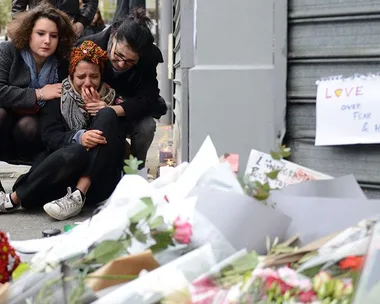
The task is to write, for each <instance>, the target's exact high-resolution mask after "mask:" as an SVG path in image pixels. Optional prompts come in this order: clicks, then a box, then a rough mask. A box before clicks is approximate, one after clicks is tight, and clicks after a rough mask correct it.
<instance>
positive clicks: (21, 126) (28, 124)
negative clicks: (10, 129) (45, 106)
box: [14, 116, 39, 141]
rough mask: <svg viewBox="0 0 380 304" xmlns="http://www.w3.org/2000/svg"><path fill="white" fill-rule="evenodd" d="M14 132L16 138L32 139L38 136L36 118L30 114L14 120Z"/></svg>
mask: <svg viewBox="0 0 380 304" xmlns="http://www.w3.org/2000/svg"><path fill="white" fill-rule="evenodd" d="M14 132H15V137H16V138H18V137H21V138H23V139H25V140H28V141H33V140H34V139H35V138H37V137H38V136H39V125H38V119H37V118H36V117H32V116H26V117H22V118H21V119H19V120H18V121H17V122H16V124H15V127H14Z"/></svg>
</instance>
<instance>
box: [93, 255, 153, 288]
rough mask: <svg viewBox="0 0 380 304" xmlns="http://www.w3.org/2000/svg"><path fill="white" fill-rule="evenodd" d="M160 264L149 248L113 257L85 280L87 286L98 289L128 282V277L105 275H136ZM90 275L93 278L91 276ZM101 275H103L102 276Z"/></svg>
mask: <svg viewBox="0 0 380 304" xmlns="http://www.w3.org/2000/svg"><path fill="white" fill-rule="evenodd" d="M159 266H160V265H159V264H158V262H157V261H156V260H155V259H154V258H153V256H152V252H151V251H150V250H148V251H145V252H142V253H140V254H134V255H128V256H123V257H119V258H116V259H114V260H113V261H111V262H109V263H108V264H106V265H104V266H103V267H101V268H100V269H98V270H97V271H95V272H93V273H91V274H90V275H89V277H90V278H89V279H87V280H86V283H87V285H88V286H90V287H91V288H92V290H94V291H99V290H102V289H105V288H108V287H111V286H115V285H119V284H122V283H125V282H128V281H129V280H128V279H115V278H106V276H118V275H120V276H122V275H132V276H133V275H136V276H137V275H138V274H139V273H140V272H141V271H142V270H147V271H151V270H153V269H156V268H158V267H159ZM91 276H92V277H93V278H91ZM102 276H105V277H104V278H102Z"/></svg>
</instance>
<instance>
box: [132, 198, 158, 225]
mask: <svg viewBox="0 0 380 304" xmlns="http://www.w3.org/2000/svg"><path fill="white" fill-rule="evenodd" d="M141 201H142V202H144V204H145V205H146V207H145V208H144V209H143V210H141V211H140V212H138V213H137V214H135V215H134V216H132V217H131V218H130V220H131V223H138V222H139V221H141V220H142V219H146V218H148V217H149V216H151V215H152V214H153V213H154V211H155V208H154V205H153V201H152V199H151V198H150V197H144V198H142V199H141Z"/></svg>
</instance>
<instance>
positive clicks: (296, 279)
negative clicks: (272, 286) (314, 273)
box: [278, 267, 313, 291]
mask: <svg viewBox="0 0 380 304" xmlns="http://www.w3.org/2000/svg"><path fill="white" fill-rule="evenodd" d="M278 275H279V277H280V279H281V280H283V281H284V282H285V283H286V284H288V285H289V286H292V287H294V288H298V289H301V290H302V291H309V290H311V289H312V288H313V286H312V284H311V280H310V279H309V278H308V277H305V276H303V275H300V274H299V273H297V272H296V271H295V270H294V269H291V268H289V267H282V268H280V269H278Z"/></svg>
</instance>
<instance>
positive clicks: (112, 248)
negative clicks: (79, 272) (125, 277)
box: [85, 240, 125, 264]
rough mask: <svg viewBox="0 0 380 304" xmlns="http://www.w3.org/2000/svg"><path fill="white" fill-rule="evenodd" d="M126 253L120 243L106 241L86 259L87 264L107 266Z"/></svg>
mask: <svg viewBox="0 0 380 304" xmlns="http://www.w3.org/2000/svg"><path fill="white" fill-rule="evenodd" d="M123 251H125V247H124V244H123V243H122V242H120V241H113V240H106V241H103V242H101V243H100V244H99V245H98V246H96V247H95V248H94V249H93V250H91V251H90V253H89V254H88V256H87V257H86V259H85V260H86V262H90V263H99V264H107V263H108V262H109V261H112V260H113V259H114V258H116V257H118V256H120V255H121V254H122V253H123Z"/></svg>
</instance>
